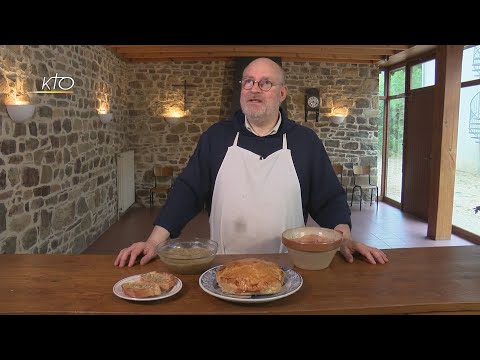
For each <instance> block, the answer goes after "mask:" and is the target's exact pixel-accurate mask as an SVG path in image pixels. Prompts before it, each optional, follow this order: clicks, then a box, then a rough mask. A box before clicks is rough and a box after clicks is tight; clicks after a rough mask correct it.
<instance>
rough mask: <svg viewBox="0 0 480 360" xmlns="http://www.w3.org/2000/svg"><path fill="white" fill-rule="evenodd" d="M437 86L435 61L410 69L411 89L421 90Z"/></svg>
mask: <svg viewBox="0 0 480 360" xmlns="http://www.w3.org/2000/svg"><path fill="white" fill-rule="evenodd" d="M432 85H435V59H433V60H430V61H426V62H423V63H420V64H416V65H413V66H412V67H411V68H410V89H411V90H414V89H420V88H424V87H427V86H432Z"/></svg>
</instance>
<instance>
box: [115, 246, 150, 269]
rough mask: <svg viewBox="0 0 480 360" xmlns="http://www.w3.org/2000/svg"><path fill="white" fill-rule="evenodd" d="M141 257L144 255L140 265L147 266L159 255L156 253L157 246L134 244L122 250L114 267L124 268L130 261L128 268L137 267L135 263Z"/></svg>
mask: <svg viewBox="0 0 480 360" xmlns="http://www.w3.org/2000/svg"><path fill="white" fill-rule="evenodd" d="M139 255H143V257H142V258H141V259H140V265H145V264H146V263H148V262H149V261H150V260H152V259H153V258H154V257H155V256H156V255H157V254H156V253H155V246H153V245H151V244H150V243H148V242H144V241H141V242H136V243H133V244H132V245H130V246H129V247H127V248H125V249H122V250H120V253H119V254H118V256H117V258H116V259H115V262H114V265H115V266H118V267H124V266H125V264H126V263H127V261H128V267H132V266H133V265H135V261H136V260H137V257H138V256H139Z"/></svg>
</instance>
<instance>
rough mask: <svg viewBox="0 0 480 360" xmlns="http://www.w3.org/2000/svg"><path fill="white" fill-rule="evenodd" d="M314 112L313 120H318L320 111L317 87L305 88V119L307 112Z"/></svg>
mask: <svg viewBox="0 0 480 360" xmlns="http://www.w3.org/2000/svg"><path fill="white" fill-rule="evenodd" d="M311 111H312V112H314V113H315V121H316V122H318V115H319V113H320V94H319V91H318V89H314V88H310V89H306V90H305V121H307V116H308V113H309V112H311Z"/></svg>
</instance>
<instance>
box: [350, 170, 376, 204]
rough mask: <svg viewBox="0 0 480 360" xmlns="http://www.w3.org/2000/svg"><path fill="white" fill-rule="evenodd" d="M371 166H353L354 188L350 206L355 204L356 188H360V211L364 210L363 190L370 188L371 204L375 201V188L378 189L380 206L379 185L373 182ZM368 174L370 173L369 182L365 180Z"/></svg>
mask: <svg viewBox="0 0 480 360" xmlns="http://www.w3.org/2000/svg"><path fill="white" fill-rule="evenodd" d="M370 170H371V168H370V166H369V165H367V166H358V165H354V166H353V189H352V201H350V206H353V194H354V193H355V189H356V188H359V189H360V211H361V210H362V197H363V190H367V191H368V190H370V191H371V192H370V206H371V205H372V202H373V190H377V198H376V202H377V208H378V186H377V185H375V184H372V181H371V177H370ZM366 175H368V183H367V182H366V181H365V178H366Z"/></svg>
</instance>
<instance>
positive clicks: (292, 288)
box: [198, 265, 303, 303]
mask: <svg viewBox="0 0 480 360" xmlns="http://www.w3.org/2000/svg"><path fill="white" fill-rule="evenodd" d="M221 266H222V265H219V266H215V267H213V268H211V269H209V270H207V271H205V272H204V273H203V274H202V275H200V279H198V283H199V284H200V287H201V288H202V290H203V291H205V292H206V293H208V294H210V295H213V296H215V297H218V298H220V299H223V300H228V301H233V302H239V303H263V302H268V301H274V300H278V299H281V298H284V297H287V296H289V295H292V294H293V293H295V292H297V291H298V290H299V289H300V288H301V287H302V284H303V278H302V276H301V275H300V274H298V273H297V272H295V271H293V270H292V269H287V268H283V267H282V270H283V271H284V272H285V281H284V284H283V286H282V289H281V290H280V291H279V292H278V293H276V294H267V295H232V294H226V293H224V292H223V291H222V289H220V286H219V285H218V283H217V279H216V274H217V270H218V269H219V268H220V267H221Z"/></svg>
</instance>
